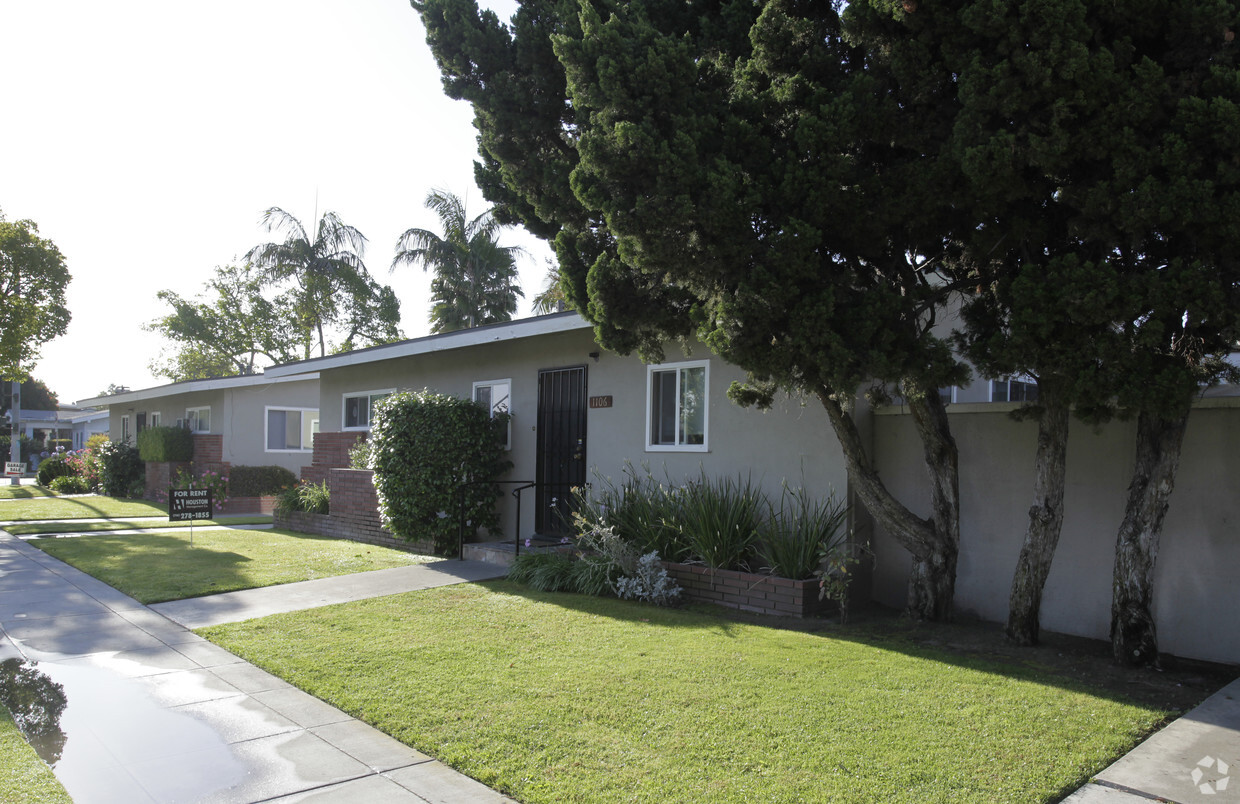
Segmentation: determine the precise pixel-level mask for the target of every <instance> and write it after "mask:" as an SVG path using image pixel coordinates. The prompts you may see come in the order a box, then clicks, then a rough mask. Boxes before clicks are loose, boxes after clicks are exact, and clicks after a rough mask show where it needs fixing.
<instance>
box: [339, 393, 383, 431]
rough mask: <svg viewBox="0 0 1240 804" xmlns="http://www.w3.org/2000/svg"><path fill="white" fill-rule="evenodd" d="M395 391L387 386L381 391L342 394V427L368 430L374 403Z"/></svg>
mask: <svg viewBox="0 0 1240 804" xmlns="http://www.w3.org/2000/svg"><path fill="white" fill-rule="evenodd" d="M394 393H396V389H394V388H388V389H386V390H383V391H362V392H360V393H353V394H345V395H344V404H343V405H342V407H343V408H344V415H343V419H344V421H343V422H342V423H341V427H342V429H345V430H369V429H370V418H371V414H372V413H373V412H374V409H375V403H376V402H378V401H379V400H380V399H383V398H385V397H388V396H391V395H392V394H394Z"/></svg>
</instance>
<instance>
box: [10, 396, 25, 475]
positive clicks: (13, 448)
mask: <svg viewBox="0 0 1240 804" xmlns="http://www.w3.org/2000/svg"><path fill="white" fill-rule="evenodd" d="M21 418H22V383H21V380H13V403H12V404H11V405H9V419H10V423H11V424H12V431H11V432H12V433H13V437H12V440H11V442H10V443H9V460H10V461H12V462H13V463H21V460H22V443H21V431H22V430H21V427H22V425H21ZM21 482H22V480H21V478H20V477H17V476H14V477H13V478H12V479H11V480H10V481H9V485H11V486H20V485H21Z"/></svg>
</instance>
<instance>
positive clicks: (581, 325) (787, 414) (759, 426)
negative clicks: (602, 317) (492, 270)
mask: <svg viewBox="0 0 1240 804" xmlns="http://www.w3.org/2000/svg"><path fill="white" fill-rule="evenodd" d="M302 372H313V373H315V374H317V375H318V377H319V393H320V399H319V403H318V405H319V410H320V412H321V414H322V417H321V424H320V428H321V433H320V436H319V438H320V441H321V442H322V447H321V449H320V450H319V451H320V452H330V453H331V454H334V455H336V456H339V455H342V454H343V450H342V449H341V448H339V446H338V445H337V442H339V441H344V442H347V443H351V442H352V441H353V440H355V439H356V438H357V435H358V434H361V433H365V432H367V431H368V430H369V427H370V418H371V411H372V410H373V407H374V404H375V403H376V402H377V401H378V400H379V399H381V398H383V397H384V396H385V395H387V394H390V393H392V392H394V391H397V390H418V389H422V388H430V389H432V390H434V391H438V392H440V393H446V394H451V395H453V396H458V397H465V398H472V399H474V400H475V401H477V402H479V403H480V404H483V405H485V406H487V407H488V408H490V409H492V410H494V411H504V412H507V413H508V414H509V415H510V416H511V420H510V424H509V457H510V459H511V460H512V462H513V469H512V470H511V472H509V474H508V476H507V478H506V479H508V480H513V481H521V480H527V481H533V482H536V483H538V487H537V488H536V489H531V490H530V491H529V492H527V493H526V496H525V497H523V499H522V503H521V506H522V510H521V518H522V520H523V521H522V522H521V524H520V534H521V536H523V537H524V536H528V535H532V534H533V533H534V532H535V531H538V532H548V531H555V530H556V529H557V528H558V526H559V524H560V518H559V517H558V516H556V515H555V510H556V509H557V508H559V509H563V508H564V501H565V498H566V496H567V494H568V492H569V489H570V487H572V486H580V485H582V484H583V483H587V482H590V483H593V482H599V478H600V477H601V478H610V479H611V480H612V481H614V482H616V483H620V482H622V481H623V479H624V477H623V476H624V472H625V468H626V466H632V467H634V468H635V469H636V470H637V471H646V470H649V471H650V472H651V473H653V474H654V476H655V477H656V478H659V479H664V478H666V479H667V480H669V481H671V482H680V481H682V480H684V479H686V478H696V477H698V476H700V475H701V474H702V473H705V474H707V475H709V476H712V477H715V476H725V477H732V478H738V477H739V478H748V479H750V480H752V481H753V482H754V483H755V484H758V485H761V486H762V487H763V488H764V489H765V490H766V491H767V492H768V494H769V495H771V496H772V497H773V498H774V499H775V500H778V499H779V496H780V493H781V490H782V484H783V483H785V482H787V483H788V484H789V485H791V486H804V487H806V488H807V489H809V490H810V491H812V492H813V493H814V494H817V495H823V496H825V495H827V494H830V493H832V492H833V491H834V492H835V493H836V494H837V495H844V494H846V493H847V473H846V471H845V468H844V460H843V456H842V454H841V452H840V448H839V445H838V443H837V442H836V440H835V436H834V434H833V433H832V431H831V428H830V425H829V423H828V421H827V417H826V414H825V413H824V411H823V410H822V408H821V406H820V405H818V404H817V402H810V403H809V404H805V405H803V404H802V403H801V401H800V400H799V399H796V398H790V397H782V398H780V399H779V400H778V401H777V403H776V405H775V406H774V407H773V409H771V410H769V411H759V410H754V409H748V408H741V407H738V406H737V405H735V404H733V403H732V402H731V401H730V400H729V399H728V398H727V390H728V386H729V385H730V384H731V383H732V382H733V381H734V380H742V379H743V378H744V373H743V372H741V371H740V370H739V369H737V368H736V367H734V366H731V365H729V364H728V363H726V362H724V361H723V360H721V359H719V358H718V357H715V356H714V355H712V354H710V352H709V351H707V349H706V348H705V347H703V346H698V347H696V348H695V349H694V351H693V353H692V354H689V355H685V354H682V353H681V352H680V350H679V347H677V346H671V347H669V349H668V350H667V354H666V357H665V362H664V363H662V364H660V365H657V366H647V365H644V364H643V363H642V362H641V361H640V360H638V358H637V357H636V356H630V357H621V356H619V355H616V354H613V353H610V352H605V351H603V350H601V349H600V348H599V347H598V345H597V344H596V343H595V342H594V335H593V330H592V328H591V327H590V325H589V324H587V323H586V322H585V321H584V320H583V319H582V318H581V317H580V316H578V315H577V314H576V313H557V314H552V315H548V316H541V317H538V318H530V319H524V320H520V321H513V322H508V323H504V324H493V325H489V326H485V327H477V328H474V329H467V330H460V331H456V332H450V333H444V334H440V335H432V336H429V337H425V338H417V339H414V340H408V341H402V342H399V343H393V344H387V345H384V346H376V347H373V348H369V349H361V350H356V351H353V352H347V353H344V354H339V355H330V356H327V357H321V358H315V359H312V360H306V361H303V362H300V363H291V364H286V365H282V366H275V367H273V368H270V369H268V370H267V376H269V377H288V378H294V377H296V376H298V375H299V374H300V373H302ZM320 463H321V462H320ZM334 465H337V466H340V465H343V464H342V463H341V462H339V461H338V460H337V461H336V462H335V463H334ZM509 488H511V486H509ZM504 505H505V506H506V510H505V511H504V512H503V522H504V528H505V530H506V533H505V535H506V536H507V537H508V538H512V537H513V535H514V534H513V532H512V520H513V516H514V514H513V513H512V509H513V507H514V506H513V504H512V502H511V499H510V495H508V494H505V495H504Z"/></svg>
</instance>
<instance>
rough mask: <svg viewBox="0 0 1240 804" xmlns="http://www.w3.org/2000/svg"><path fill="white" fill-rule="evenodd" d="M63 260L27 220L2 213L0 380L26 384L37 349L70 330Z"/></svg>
mask: <svg viewBox="0 0 1240 804" xmlns="http://www.w3.org/2000/svg"><path fill="white" fill-rule="evenodd" d="M69 279H70V276H69V269H68V268H66V267H65V258H64V256H63V255H62V254H61V253H60V249H58V248H56V244H55V243H53V242H52V241H51V240H47V239H46V238H42V237H39V227H38V226H37V225H36V224H35V223H34V221H30V220H20V221H8V220H6V219H5V218H4V214H3V213H2V212H0V379H11V380H20V379H25V377H26V376H27V375H26V372H27V371H28V370H29V369H30V367H32V366H33V365H34V364H35V362H36V361H37V360H38V357H39V348H40V347H41V346H42V345H43V344H44V343H46V342H47V341H50V340H51V339H52V338H55V337H57V336H58V335H63V334H64V333H65V330H66V329H67V328H68V326H69V318H70V315H69V309H68V308H67V307H66V306H65V288H66V287H67V286H68V284H69Z"/></svg>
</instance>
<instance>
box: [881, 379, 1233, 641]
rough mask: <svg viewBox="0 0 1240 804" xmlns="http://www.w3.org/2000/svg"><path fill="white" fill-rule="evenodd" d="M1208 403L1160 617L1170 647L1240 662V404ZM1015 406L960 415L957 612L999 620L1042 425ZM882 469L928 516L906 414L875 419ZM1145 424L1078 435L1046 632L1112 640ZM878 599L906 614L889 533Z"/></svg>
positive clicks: (1183, 492) (1074, 428)
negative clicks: (1117, 550) (1237, 617)
mask: <svg viewBox="0 0 1240 804" xmlns="http://www.w3.org/2000/svg"><path fill="white" fill-rule="evenodd" d="M1236 402H1237V400H1206V401H1205V402H1204V403H1202V405H1203V406H1201V407H1198V408H1197V409H1195V410H1194V412H1193V414H1192V416H1191V418H1190V421H1189V427H1188V432H1187V434H1186V436H1185V443H1184V451H1183V455H1182V459H1181V463H1180V472H1179V476H1178V479H1177V482H1176V488H1175V492H1174V494H1173V496H1172V499H1171V507H1170V509H1169V511H1168V513H1167V518H1166V523H1165V526H1164V530H1163V537H1162V550H1161V553H1160V556H1159V559H1158V565H1157V569H1156V575H1155V579H1156V585H1157V598H1156V601H1155V615H1156V621H1157V627H1158V633H1159V644H1160V647H1161V649H1162V650H1164V651H1167V652H1169V653H1173V654H1176V655H1180V656H1186V657H1193V658H1200V659H1207V660H1212V661H1224V662H1240V629H1236V628H1234V627H1232V626H1231V624H1230V618H1231V616H1232V614H1233V613H1234V612H1236V611H1240V583H1237V580H1238V577H1240V533H1237V523H1238V522H1240V495H1237V493H1236V491H1237V483H1238V481H1237V478H1240V406H1237V405H1236ZM1012 407H1013V406H1011V405H998V404H995V405H985V406H960V405H958V406H954V407H953V408H949V411H950V419H951V426H952V432H953V434H954V435H955V437H956V442H957V445H958V447H959V450H960V498H961V535H960V540H961V550H960V563H959V567H958V574H957V581H956V605H957V608H958V610H959V611H961V612H962V613H965V614H971V615H975V616H978V617H981V618H983V619H987V620H993V621H996V622H1002V621H1004V620H1006V618H1007V601H1008V591H1009V588H1010V585H1011V581H1012V572H1013V570H1014V568H1015V566H1016V560H1017V557H1018V556H1019V554H1020V546H1021V542H1022V539H1023V537H1024V532H1025V527H1026V524H1027V522H1028V510H1029V506H1030V503H1031V502H1032V499H1033V460H1034V451H1035V448H1036V434H1037V433H1036V431H1037V425H1036V423H1034V422H1032V421H1030V422H1015V421H1013V420H1012V419H1011V418H1010V417H1009V416H1008V415H1007V413H1006V412H1004V411H1006V410H1010V409H1011V408H1012ZM875 429H876V432H875V449H876V462H877V465H878V469H879V471H880V473H881V474H882V477H883V479H884V480H885V481H886V482H887V484H888V485H889V487H890V488H891V489H892V490H893V491H894V492H895V493H896V495H897V497H898V498H899V499H901V500H906V501H908V502H909V504H910V505H911V506H912V508H913V510H914V511H916V512H918V513H921V514H923V515H925V514H928V512H929V504H928V499H929V498H928V492H927V482H926V479H925V470H924V468H923V464H922V462H921V455H920V449H921V447H920V442H919V441H918V440H917V436H916V433H915V432H914V430H913V425H912V421H911V420H910V418H909V417H908V416H907V415H904V414H903V413H902V412H901V411H899V410H888V411H884V413H882V414H880V415H878V416H876V417H875ZM1133 439H1134V426H1133V424H1132V423H1130V422H1129V423H1125V422H1115V423H1112V424H1108V425H1106V426H1103V427H1091V426H1089V425H1085V424H1082V423H1081V422H1078V421H1075V420H1074V421H1073V422H1072V424H1071V432H1070V435H1069V444H1068V466H1067V487H1066V489H1065V495H1064V508H1065V521H1064V528H1063V533H1062V535H1061V537H1060V542H1059V547H1058V549H1057V551H1056V553H1055V559H1054V563H1053V564H1052V566H1051V572H1050V576H1049V577H1048V578H1047V582H1046V588H1045V592H1044V596H1043V603H1042V612H1041V615H1042V616H1041V623H1042V627H1043V628H1044V629H1047V630H1050V631H1058V632H1062V633H1068V634H1076V635H1080V636H1086V637H1092V638H1097V639H1108V638H1109V629H1110V605H1111V567H1112V562H1113V556H1114V546H1115V534H1116V530H1117V529H1118V527H1119V523H1120V519H1121V517H1122V516H1123V510H1124V502H1125V499H1126V496H1127V487H1128V481H1129V479H1130V473H1131V471H1132V464H1133V458H1134V453H1135V446H1134V444H1133ZM875 548H876V553H877V562H876V570H875V579H874V583H875V587H874V594H875V597H876V599H878V600H880V601H882V602H885V603H887V604H889V605H892V606H902V605H903V603H904V600H905V594H906V591H907V585H906V584H907V573H908V569H909V564H910V561H909V555H908V553H907V552H905V551H904V550H903V548H901V547H900V546H899V545H898V544H896V543H895V542H894V540H892V539H890V538H889V537H887V536H886V535H884V534H882V533H881V532H880V534H879V536H878V537H877V538H876V540H875Z"/></svg>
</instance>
